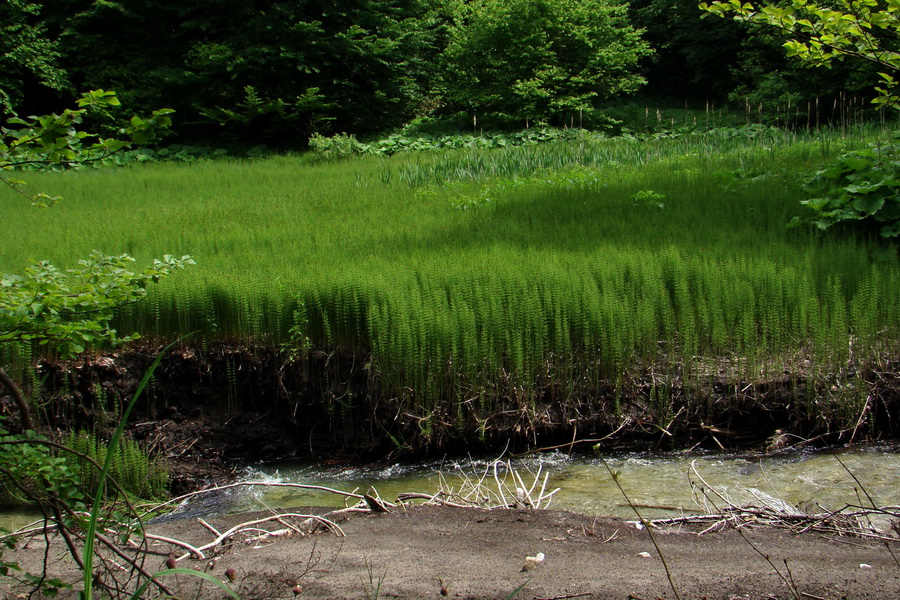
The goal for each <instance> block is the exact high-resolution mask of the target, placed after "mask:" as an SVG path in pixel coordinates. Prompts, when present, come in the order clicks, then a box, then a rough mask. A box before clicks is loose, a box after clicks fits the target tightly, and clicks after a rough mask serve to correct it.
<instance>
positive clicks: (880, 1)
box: [700, 0, 900, 108]
mask: <svg viewBox="0 0 900 600" xmlns="http://www.w3.org/2000/svg"><path fill="white" fill-rule="evenodd" d="M700 8H701V9H703V10H705V11H707V12H709V13H711V14H714V15H718V16H721V17H725V16H729V15H730V16H732V17H733V18H734V19H736V20H739V21H745V22H750V23H756V24H761V25H767V26H771V27H774V28H776V29H779V30H781V31H783V32H786V33H787V34H789V35H790V36H791V39H789V40H788V41H787V42H785V44H784V47H785V48H786V50H787V54H788V56H790V57H795V58H797V59H799V60H800V61H801V62H803V63H805V64H808V65H811V66H826V67H830V66H831V65H832V64H833V63H834V62H835V61H840V60H843V59H844V58H847V57H851V58H857V59H862V60H864V61H867V62H870V63H873V64H875V65H877V66H878V68H879V69H880V73H879V77H880V78H881V85H880V86H878V87H876V88H875V89H876V91H877V92H878V97H877V98H876V99H875V100H874V102H875V103H876V104H879V105H881V106H891V107H895V108H900V96H898V95H897V94H896V93H895V92H894V90H895V88H896V86H897V83H898V82H897V80H896V79H895V74H896V72H897V71H898V70H900V52H898V49H897V42H898V40H897V36H898V33H900V0H838V1H836V2H822V3H819V2H810V1H808V0H790V1H789V2H783V3H781V2H779V3H773V4H759V3H751V2H742V1H741V0H727V1H718V2H709V3H707V2H701V3H700Z"/></svg>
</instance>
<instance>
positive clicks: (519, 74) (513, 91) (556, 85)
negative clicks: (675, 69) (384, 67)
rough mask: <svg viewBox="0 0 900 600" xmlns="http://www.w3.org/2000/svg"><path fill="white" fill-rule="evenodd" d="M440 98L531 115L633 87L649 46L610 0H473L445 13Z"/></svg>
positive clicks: (560, 111) (586, 104) (566, 111)
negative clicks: (442, 92)
mask: <svg viewBox="0 0 900 600" xmlns="http://www.w3.org/2000/svg"><path fill="white" fill-rule="evenodd" d="M447 40H448V41H447V44H446V47H445V48H444V50H443V52H442V55H441V61H442V63H443V64H444V65H445V68H444V69H443V82H444V85H445V86H446V90H447V98H448V99H449V100H450V101H452V102H454V103H456V104H457V105H458V106H462V107H464V108H466V109H468V110H472V111H478V112H502V113H507V114H515V115H519V116H520V117H522V118H525V119H530V120H537V119H546V118H549V117H559V116H563V117H565V116H567V115H570V114H572V113H576V112H577V111H579V110H584V109H587V108H590V107H591V106H593V105H594V104H595V103H596V102H597V101H598V100H602V99H606V98H610V97H612V96H615V95H617V94H620V93H628V92H633V91H635V90H636V89H637V88H638V87H640V85H642V84H643V83H644V79H643V78H642V77H641V76H640V75H638V74H637V72H636V67H637V64H638V62H639V61H640V59H641V58H643V57H645V56H648V55H649V54H650V53H651V50H650V48H649V46H648V45H647V43H646V42H645V41H644V40H643V39H641V37H640V32H639V31H638V30H637V29H635V28H634V27H633V26H632V25H631V23H630V22H629V20H628V15H627V7H626V5H625V4H624V3H622V2H616V1H615V0H553V1H549V0H537V1H535V0H473V1H471V2H459V3H457V4H456V6H455V9H454V10H453V11H451V13H450V24H449V26H448V28H447Z"/></svg>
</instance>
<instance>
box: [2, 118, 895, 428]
mask: <svg viewBox="0 0 900 600" xmlns="http://www.w3.org/2000/svg"><path fill="white" fill-rule="evenodd" d="M878 135H879V132H877V131H875V130H856V131H853V132H849V133H848V132H844V134H843V135H841V133H840V132H826V131H818V132H810V133H807V134H789V133H786V132H783V131H779V130H775V129H770V128H757V129H743V130H720V131H718V132H712V133H710V134H707V135H684V136H680V137H674V138H671V139H665V138H663V139H655V140H649V141H637V140H634V139H603V138H600V137H594V136H590V135H587V134H585V135H584V136H583V137H582V138H580V139H578V140H576V141H568V142H562V143H556V144H543V145H534V146H522V147H516V148H505V149H495V150H478V149H471V150H466V149H462V150H454V151H446V152H434V153H420V154H403V155H396V156H394V157H392V158H383V157H374V156H370V157H359V158H351V159H346V160H342V161H334V162H316V161H312V160H310V159H309V157H308V156H306V157H301V156H280V157H273V158H268V159H260V160H254V161H241V160H228V159H220V160H212V161H207V162H201V163H193V164H165V163H153V164H141V165H134V166H131V167H126V168H118V169H87V170H82V171H78V172H68V173H42V174H33V175H30V176H29V187H30V189H31V190H32V191H46V192H48V193H51V194H60V195H63V196H64V197H65V200H64V201H63V202H62V203H61V204H59V205H57V206H55V207H53V208H52V209H50V210H37V209H33V208H31V207H29V206H28V205H27V202H23V201H20V200H18V199H16V198H15V197H13V196H12V192H9V191H8V190H2V191H0V193H2V194H3V195H4V196H8V197H6V198H5V200H4V202H3V205H4V213H5V215H6V222H7V224H8V225H7V227H6V228H5V231H4V243H3V246H2V248H0V271H2V272H15V271H16V270H18V269H20V268H21V265H23V264H24V262H25V261H26V260H28V259H49V260H51V261H53V262H55V263H58V264H60V265H65V264H71V263H72V261H74V260H76V259H77V258H78V257H81V256H85V255H87V254H88V253H89V252H90V251H92V250H94V249H97V250H100V251H103V252H106V253H110V254H112V253H120V252H127V253H130V254H131V255H133V256H134V257H136V258H137V259H138V260H139V261H149V260H150V259H152V258H153V257H157V256H161V255H162V254H176V255H179V256H180V255H182V254H190V255H192V256H193V257H194V258H195V260H196V261H197V263H198V264H197V266H195V267H192V268H190V269H188V270H186V271H184V272H181V273H178V274H176V275H174V276H173V277H171V278H170V279H168V280H166V281H164V282H163V283H162V284H161V285H160V286H158V288H157V289H153V290H151V292H150V297H149V300H148V301H147V302H145V303H142V304H140V305H136V306H135V307H133V308H132V309H130V310H128V311H127V313H125V314H123V315H121V318H120V322H119V325H120V330H121V331H127V330H134V331H139V332H141V333H142V334H144V335H145V336H151V337H153V336H158V337H161V338H168V337H171V336H173V335H176V334H180V333H188V332H199V333H198V334H197V336H198V338H199V339H203V340H204V341H216V340H227V341H236V342H240V343H242V344H250V345H253V344H257V345H273V346H276V347H285V348H287V347H291V346H293V347H295V348H301V349H305V348H306V347H307V346H308V345H311V346H312V347H315V348H326V349H327V348H340V349H343V350H346V351H350V352H354V353H357V354H359V355H360V356H364V357H366V360H367V361H371V362H370V363H369V364H367V365H366V368H367V369H369V371H370V373H371V376H372V377H373V378H377V381H376V384H377V387H378V390H379V391H378V394H379V395H380V396H382V397H385V398H402V399H403V400H402V402H403V403H404V407H405V408H406V409H407V410H408V411H409V412H410V413H412V414H415V415H420V416H422V417H425V418H430V416H431V415H435V414H437V413H441V414H444V415H457V416H458V417H459V418H460V419H464V418H465V417H464V416H461V415H459V413H460V411H461V410H462V409H461V408H460V406H461V405H462V404H465V405H466V407H467V408H466V410H481V411H485V412H489V411H491V410H494V409H496V408H497V407H498V406H499V403H500V401H501V398H500V396H502V395H505V396H507V397H508V396H509V395H510V393H513V394H514V395H515V396H516V398H517V400H516V401H517V402H522V403H525V404H528V403H532V404H533V403H535V402H538V401H539V400H540V396H541V395H542V394H546V390H547V387H546V386H545V385H544V386H542V385H541V382H544V383H546V382H548V381H552V382H554V389H555V390H557V392H554V393H558V394H559V398H558V399H561V400H563V401H565V395H566V393H567V391H566V390H567V389H569V390H570V392H568V393H573V394H574V393H575V391H574V390H575V388H576V387H577V388H578V390H579V391H578V393H584V391H585V390H588V391H589V390H590V389H592V387H595V388H596V389H598V390H599V389H601V387H602V386H603V385H606V384H609V383H610V382H611V384H612V385H613V387H615V386H617V385H619V384H620V383H621V382H622V381H623V380H624V379H625V378H627V377H630V376H631V375H633V374H634V373H648V372H650V373H654V374H655V375H654V376H653V377H652V381H653V382H654V385H653V388H654V389H653V394H656V396H653V397H652V398H651V400H653V399H655V398H657V396H659V395H660V394H662V392H661V391H660V390H662V389H663V388H664V387H665V385H663V384H662V383H660V385H659V386H657V385H656V382H657V381H659V382H665V381H668V382H671V380H672V378H674V377H678V378H683V379H689V378H691V377H694V378H704V377H712V376H714V375H716V374H717V373H718V372H719V371H720V369H721V368H724V367H723V365H726V364H727V366H728V369H730V372H731V374H732V375H733V376H734V377H735V378H736V379H735V380H736V381H738V380H739V381H748V382H750V381H761V380H765V379H766V378H768V377H772V376H780V375H782V374H783V373H786V372H790V373H792V374H793V376H798V377H799V376H800V374H799V371H800V370H801V369H803V370H804V374H803V376H804V377H809V376H819V377H826V378H827V377H832V376H833V375H834V374H841V373H845V372H846V371H847V368H848V365H857V366H859V365H863V364H869V363H871V362H872V361H878V360H881V359H883V358H884V357H885V356H893V357H894V358H896V354H897V352H896V351H897V348H898V347H900V346H898V341H900V327H898V326H900V303H898V302H897V301H896V295H897V291H898V290H900V263H898V260H897V258H898V254H897V247H896V245H895V244H894V245H891V244H888V243H885V242H884V241H883V240H878V239H875V238H874V237H873V238H868V237H863V236H859V235H854V234H851V233H849V232H847V231H841V230H836V229H835V230H829V231H828V232H820V231H818V230H815V229H813V228H809V227H798V228H787V227H786V224H787V223H788V222H789V221H790V220H791V218H792V217H794V216H796V215H802V214H803V212H804V210H805V208H804V207H802V206H801V205H800V204H799V201H800V200H801V199H803V198H805V195H804V191H803V189H802V180H803V179H804V178H805V177H806V176H807V175H808V174H809V173H811V172H812V171H813V170H814V169H815V168H816V166H817V165H821V164H822V163H823V162H824V161H826V160H828V159H829V158H831V157H833V156H835V155H836V154H838V153H839V152H840V151H842V150H846V149H848V148H852V147H859V146H862V145H864V144H866V143H868V142H870V141H872V140H874V139H876V137H877V136H878ZM662 365H669V366H668V367H663V366H662ZM711 365H712V366H711ZM666 369H668V371H667V370H666ZM576 380H577V381H576ZM666 385H668V384H666ZM510 390H514V392H510ZM651 395H652V394H651ZM813 396H814V395H813V394H808V397H807V398H806V401H807V402H808V403H813V402H815V401H816V398H815V397H813ZM851 396H852V397H851V398H850V400H848V402H850V403H851V405H849V406H848V407H847V410H848V414H849V413H851V412H853V411H856V412H855V413H854V414H858V408H859V407H858V406H856V403H857V402H858V401H860V398H862V400H864V399H865V392H864V391H863V392H859V391H857V392H856V393H855V394H852V395H851Z"/></svg>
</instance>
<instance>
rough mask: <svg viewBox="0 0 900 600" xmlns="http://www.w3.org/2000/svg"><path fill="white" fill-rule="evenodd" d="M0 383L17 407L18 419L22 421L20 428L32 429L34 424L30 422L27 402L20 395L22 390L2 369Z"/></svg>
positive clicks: (0, 369) (0, 368)
mask: <svg viewBox="0 0 900 600" xmlns="http://www.w3.org/2000/svg"><path fill="white" fill-rule="evenodd" d="M0 383H2V384H3V387H5V388H6V389H7V390H9V394H10V395H11V396H12V399H13V401H14V402H15V403H16V406H18V407H19V418H20V419H22V428H23V429H25V430H26V431H27V430H29V429H34V423H33V422H32V420H31V410H30V409H29V408H28V402H26V401H25V396H23V395H22V388H20V387H19V385H18V384H17V383H16V382H15V380H13V378H12V377H10V376H9V375H7V373H6V371H4V370H3V368H2V367H0Z"/></svg>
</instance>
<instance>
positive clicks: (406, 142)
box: [309, 127, 592, 158]
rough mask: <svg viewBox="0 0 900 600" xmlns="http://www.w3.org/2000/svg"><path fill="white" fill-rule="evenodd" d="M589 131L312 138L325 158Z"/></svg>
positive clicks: (489, 144) (544, 139)
mask: <svg viewBox="0 0 900 600" xmlns="http://www.w3.org/2000/svg"><path fill="white" fill-rule="evenodd" d="M586 135H592V134H590V133H589V132H586V131H581V130H577V129H556V128H550V127H546V128H533V129H525V130H523V131H518V132H515V133H485V134H482V135H469V134H456V135H442V136H427V135H426V136H409V135H406V134H404V133H396V134H392V135H389V136H387V137H384V138H381V139H379V140H376V141H374V142H370V143H362V142H360V141H358V140H357V139H356V136H353V135H348V134H346V133H342V134H338V135H333V136H328V137H325V136H321V135H314V136H312V137H311V138H310V139H309V148H310V150H311V151H313V152H314V153H315V154H317V155H318V156H320V157H321V158H342V157H346V156H352V155H354V154H373V155H376V156H392V155H394V154H398V153H402V152H427V151H433V150H458V149H464V148H479V149H489V148H508V147H511V146H533V145H535V144H543V143H550V142H561V141H574V140H578V139H581V138H582V137H583V136H586Z"/></svg>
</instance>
